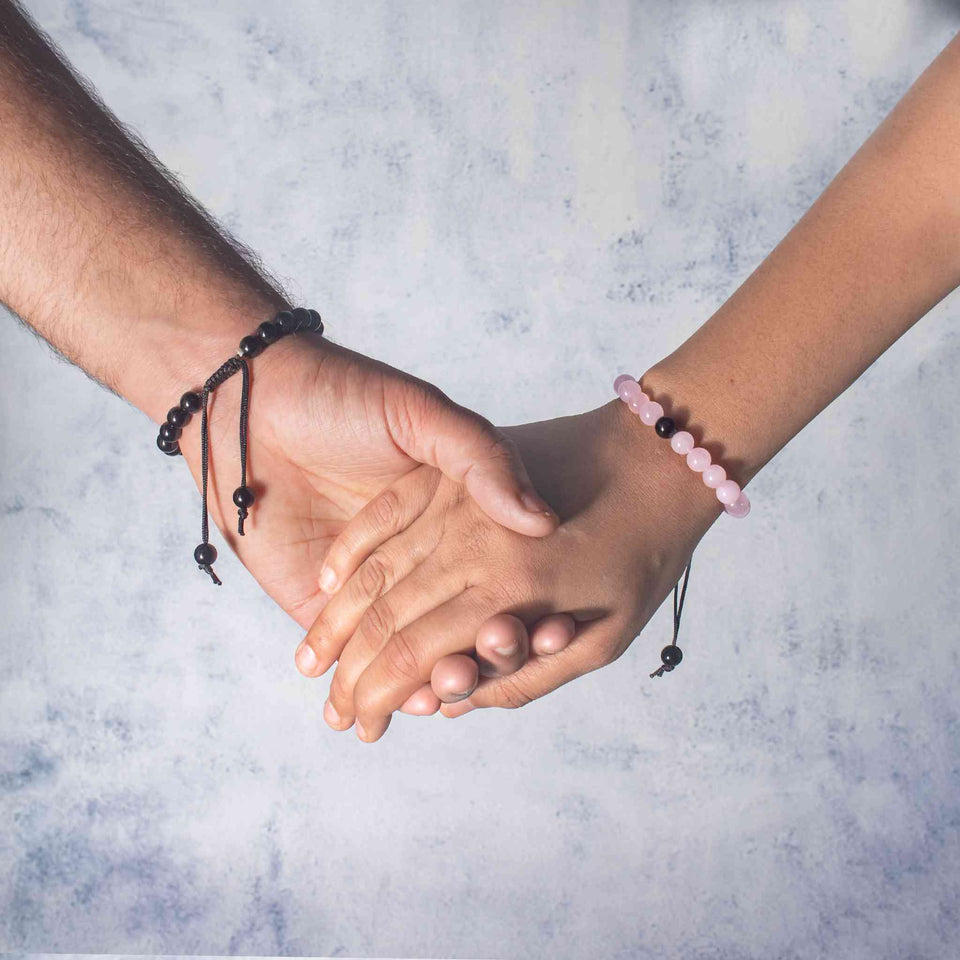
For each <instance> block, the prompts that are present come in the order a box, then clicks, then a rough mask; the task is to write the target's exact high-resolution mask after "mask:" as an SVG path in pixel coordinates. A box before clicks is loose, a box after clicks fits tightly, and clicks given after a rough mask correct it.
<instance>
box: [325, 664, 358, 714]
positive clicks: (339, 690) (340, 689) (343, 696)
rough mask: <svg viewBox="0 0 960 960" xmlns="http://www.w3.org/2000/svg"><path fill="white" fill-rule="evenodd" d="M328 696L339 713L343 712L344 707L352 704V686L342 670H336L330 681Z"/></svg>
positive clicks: (349, 706)
mask: <svg viewBox="0 0 960 960" xmlns="http://www.w3.org/2000/svg"><path fill="white" fill-rule="evenodd" d="M328 695H329V697H330V700H331V702H332V703H334V704H335V705H336V707H337V709H338V710H339V711H340V713H341V714H342V713H343V709H342V708H344V707H347V708H351V707H352V706H353V686H352V684H350V683H349V682H348V681H347V678H346V676H345V675H344V672H343V670H337V671H336V673H334V675H333V679H332V680H331V681H330V691H329V694H328Z"/></svg>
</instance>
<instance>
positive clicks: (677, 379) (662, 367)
mask: <svg viewBox="0 0 960 960" xmlns="http://www.w3.org/2000/svg"><path fill="white" fill-rule="evenodd" d="M688 342H689V341H688ZM686 346H687V345H686V344H684V345H683V346H682V347H681V348H679V349H678V350H676V351H675V352H674V353H672V354H671V355H670V356H668V357H666V358H664V359H663V360H661V361H659V362H658V363H656V364H654V365H653V366H652V367H650V368H649V369H648V370H647V371H646V373H644V374H643V376H642V377H641V378H640V380H639V383H640V386H641V388H642V389H643V392H644V393H645V394H647V396H649V397H650V398H651V399H653V400H656V401H657V402H658V403H659V404H661V405H662V406H663V408H664V414H665V415H666V416H669V417H671V418H673V420H674V421H675V422H676V425H677V430H686V431H687V432H688V433H690V434H692V436H693V438H694V441H695V443H696V445H697V446H698V447H702V448H704V449H705V450H706V451H707V452H708V453H709V454H710V458H711V461H712V462H713V463H719V464H720V465H721V466H723V468H724V470H725V471H726V473H727V476H728V477H729V478H730V479H732V480H735V481H736V482H737V483H738V484H739V485H740V486H741V487H745V486H746V485H747V484H748V483H749V482H750V480H752V479H753V478H754V477H755V476H756V475H757V473H759V471H760V470H761V469H762V468H763V466H764V465H765V464H766V463H767V462H768V461H769V460H770V459H771V458H772V457H773V456H774V454H775V453H776V452H777V450H778V449H779V448H780V446H782V443H780V442H779V441H778V438H777V437H776V436H775V435H774V434H773V433H772V432H771V431H768V430H767V429H766V428H767V425H768V423H769V421H768V412H767V411H766V410H765V409H764V408H763V407H762V406H761V405H760V404H759V403H752V402H751V391H750V389H749V387H750V380H749V372H748V371H738V370H736V369H735V363H734V364H728V363H725V362H722V361H711V360H707V359H705V358H699V357H697V356H696V354H695V351H687V350H685V349H684V348H685V347H686ZM744 387H747V389H744Z"/></svg>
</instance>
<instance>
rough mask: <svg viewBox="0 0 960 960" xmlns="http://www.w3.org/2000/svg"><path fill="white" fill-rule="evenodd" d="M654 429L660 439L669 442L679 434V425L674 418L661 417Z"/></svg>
mask: <svg viewBox="0 0 960 960" xmlns="http://www.w3.org/2000/svg"><path fill="white" fill-rule="evenodd" d="M653 429H654V430H656V431H657V436H658V437H663V438H664V440H668V439H669V438H670V437H672V436H673V435H674V434H675V433H676V432H677V425H676V424H675V423H674V422H673V418H672V417H661V418H660V419H659V420H658V421H657V422H656V423H655V424H654V425H653Z"/></svg>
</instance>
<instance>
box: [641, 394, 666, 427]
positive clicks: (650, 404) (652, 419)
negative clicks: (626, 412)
mask: <svg viewBox="0 0 960 960" xmlns="http://www.w3.org/2000/svg"><path fill="white" fill-rule="evenodd" d="M662 416H663V407H661V406H660V404H659V403H657V401H656V400H648V401H647V402H646V403H645V404H644V405H643V406H642V407H641V408H640V419H641V420H642V421H643V422H644V423H645V424H646V425H647V426H648V427H652V426H653V425H654V424H655V423H656V422H657V421H658V420H659V419H660V418H661V417H662Z"/></svg>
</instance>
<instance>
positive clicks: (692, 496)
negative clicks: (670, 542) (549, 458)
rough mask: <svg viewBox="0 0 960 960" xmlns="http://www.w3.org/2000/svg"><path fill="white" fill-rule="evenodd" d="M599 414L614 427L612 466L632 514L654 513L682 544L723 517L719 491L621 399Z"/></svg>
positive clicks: (610, 438) (610, 434) (611, 434)
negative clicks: (706, 481)
mask: <svg viewBox="0 0 960 960" xmlns="http://www.w3.org/2000/svg"><path fill="white" fill-rule="evenodd" d="M600 412H602V414H603V415H604V416H605V417H606V418H607V420H608V422H609V424H610V429H609V430H608V431H606V432H605V433H606V436H607V437H608V442H609V446H610V462H611V464H613V465H614V466H615V469H616V473H617V476H618V478H619V482H620V484H621V486H622V487H623V490H624V492H625V494H626V497H625V499H624V503H625V504H626V505H627V512H628V513H629V514H633V513H634V512H635V511H636V510H637V508H638V507H639V508H641V509H643V510H645V511H655V513H656V515H657V516H658V517H659V518H660V519H662V521H663V522H664V523H665V524H669V525H670V526H671V528H672V529H673V530H675V531H676V533H677V536H678V538H679V539H680V540H682V541H684V542H693V543H696V542H697V541H698V540H699V539H700V537H702V536H703V534H704V533H706V531H707V530H708V529H709V528H710V527H711V525H712V524H713V523H714V521H715V520H716V519H717V517H719V516H720V515H721V514H722V513H723V506H722V504H720V503H719V501H718V500H717V498H716V496H715V494H714V491H713V490H711V489H710V488H709V487H706V486H705V485H704V484H703V482H702V480H701V478H700V475H699V474H697V473H694V472H693V471H692V470H690V469H688V468H687V466H686V464H685V462H684V458H683V457H680V456H678V455H677V454H676V453H674V451H673V450H672V449H671V447H670V441H669V440H665V439H663V438H662V437H659V436H658V435H657V432H656V431H655V430H654V429H653V427H648V426H646V425H645V424H644V423H642V422H641V420H640V418H639V417H638V416H637V415H636V414H635V413H634V412H633V411H631V410H630V408H629V407H628V406H627V405H626V404H625V403H624V402H623V401H622V400H619V399H616V400H612V401H611V402H610V403H608V404H606V405H605V406H603V407H601V408H600ZM628 522H629V521H628Z"/></svg>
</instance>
